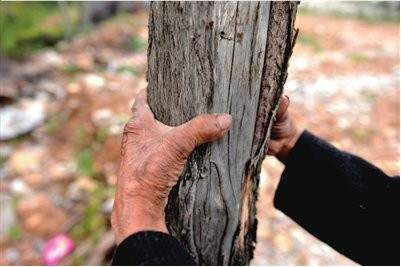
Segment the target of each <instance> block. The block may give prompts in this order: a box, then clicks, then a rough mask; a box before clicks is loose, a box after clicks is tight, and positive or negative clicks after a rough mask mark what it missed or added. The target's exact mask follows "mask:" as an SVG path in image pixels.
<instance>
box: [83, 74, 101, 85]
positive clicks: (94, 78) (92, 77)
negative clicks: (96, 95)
mask: <svg viewBox="0 0 401 267" xmlns="http://www.w3.org/2000/svg"><path fill="white" fill-rule="evenodd" d="M84 83H85V84H86V85H87V86H89V87H91V88H94V89H100V88H101V87H103V86H105V85H106V81H105V80H104V78H103V77H101V76H99V75H96V74H87V75H86V76H85V77H84Z"/></svg>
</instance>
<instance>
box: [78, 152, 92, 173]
mask: <svg viewBox="0 0 401 267" xmlns="http://www.w3.org/2000/svg"><path fill="white" fill-rule="evenodd" d="M76 161H77V166H78V171H79V172H80V173H82V174H84V175H86V176H89V177H93V176H94V175H95V174H96V171H95V169H94V168H93V151H92V150H91V149H89V148H87V149H84V150H82V151H79V152H78V154H77V158H76Z"/></svg>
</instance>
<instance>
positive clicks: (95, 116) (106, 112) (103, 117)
mask: <svg viewBox="0 0 401 267" xmlns="http://www.w3.org/2000/svg"><path fill="white" fill-rule="evenodd" d="M112 115H113V112H112V111H111V109H109V108H101V109H98V110H95V111H93V112H92V114H91V120H92V122H93V124H95V126H97V127H100V126H103V125H106V124H107V123H108V121H109V120H110V118H111V116H112Z"/></svg>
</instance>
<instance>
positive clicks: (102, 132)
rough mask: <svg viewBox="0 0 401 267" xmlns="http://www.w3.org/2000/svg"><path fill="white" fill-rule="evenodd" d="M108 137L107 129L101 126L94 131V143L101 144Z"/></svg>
mask: <svg viewBox="0 0 401 267" xmlns="http://www.w3.org/2000/svg"><path fill="white" fill-rule="evenodd" d="M108 135H109V127H107V126H102V127H100V128H99V129H97V131H96V141H98V142H103V141H104V140H106V138H107V136H108Z"/></svg>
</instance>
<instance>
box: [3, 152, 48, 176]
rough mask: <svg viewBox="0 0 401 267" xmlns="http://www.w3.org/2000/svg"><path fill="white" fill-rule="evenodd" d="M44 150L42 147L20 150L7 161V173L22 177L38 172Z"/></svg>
mask: <svg viewBox="0 0 401 267" xmlns="http://www.w3.org/2000/svg"><path fill="white" fill-rule="evenodd" d="M43 155H44V150H43V148H42V147H39V146H36V147H29V148H20V149H18V150H15V151H14V153H13V154H12V155H11V156H10V158H9V160H8V165H9V171H10V172H12V173H14V174H17V175H21V176H24V175H26V174H30V173H32V172H37V171H39V170H40V167H41V165H42V161H43Z"/></svg>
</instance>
